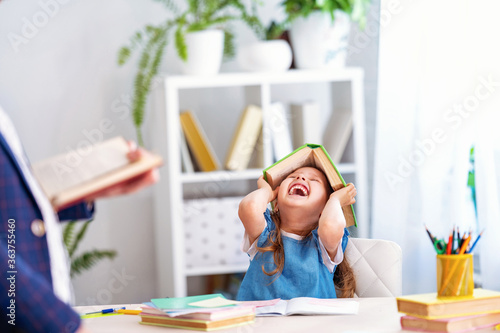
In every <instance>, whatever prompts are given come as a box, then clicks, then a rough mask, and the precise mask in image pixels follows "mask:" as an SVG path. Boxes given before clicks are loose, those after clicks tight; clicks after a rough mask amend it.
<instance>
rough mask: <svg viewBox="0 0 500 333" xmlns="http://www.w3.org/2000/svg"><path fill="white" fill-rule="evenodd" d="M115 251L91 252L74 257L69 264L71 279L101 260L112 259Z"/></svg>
mask: <svg viewBox="0 0 500 333" xmlns="http://www.w3.org/2000/svg"><path fill="white" fill-rule="evenodd" d="M115 257H116V251H114V250H91V251H88V252H85V253H83V254H82V255H80V256H78V257H76V258H75V259H73V261H72V262H71V273H70V275H71V277H74V276H75V275H78V274H80V273H82V272H83V271H85V270H88V269H90V268H91V267H93V266H94V265H95V264H97V263H98V262H99V261H101V260H102V259H105V258H108V259H114V258H115Z"/></svg>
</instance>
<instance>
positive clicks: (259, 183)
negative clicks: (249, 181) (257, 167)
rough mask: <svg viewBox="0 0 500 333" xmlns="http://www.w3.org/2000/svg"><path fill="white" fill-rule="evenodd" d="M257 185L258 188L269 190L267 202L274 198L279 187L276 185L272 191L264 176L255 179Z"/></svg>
mask: <svg viewBox="0 0 500 333" xmlns="http://www.w3.org/2000/svg"><path fill="white" fill-rule="evenodd" d="M257 187H258V188H259V189H264V190H267V191H268V192H269V196H268V200H267V202H271V201H273V200H274V199H276V196H277V195H278V191H279V189H280V187H279V186H277V187H276V188H275V189H274V191H273V189H272V188H271V185H269V183H268V182H266V180H265V179H264V176H260V177H259V179H258V180H257Z"/></svg>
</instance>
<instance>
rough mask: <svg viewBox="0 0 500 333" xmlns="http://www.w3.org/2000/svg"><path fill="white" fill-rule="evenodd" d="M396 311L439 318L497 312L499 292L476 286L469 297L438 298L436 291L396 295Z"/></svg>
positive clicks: (499, 304) (499, 308) (499, 302)
mask: <svg viewBox="0 0 500 333" xmlns="http://www.w3.org/2000/svg"><path fill="white" fill-rule="evenodd" d="M396 301H397V306H398V311H399V312H403V313H405V314H407V315H411V316H414V317H422V318H426V319H439V318H450V317H463V316H471V315H478V314H486V313H491V312H498V311H499V310H500V292H498V291H494V290H488V289H481V288H476V289H474V293H473V295H472V296H469V297H465V296H464V297H456V298H453V297H448V298H438V297H437V293H425V294H415V295H408V296H400V297H396Z"/></svg>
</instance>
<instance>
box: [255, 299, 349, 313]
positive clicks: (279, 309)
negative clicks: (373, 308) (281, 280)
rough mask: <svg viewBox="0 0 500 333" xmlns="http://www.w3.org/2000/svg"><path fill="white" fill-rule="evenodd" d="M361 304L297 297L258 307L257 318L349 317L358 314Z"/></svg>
mask: <svg viewBox="0 0 500 333" xmlns="http://www.w3.org/2000/svg"><path fill="white" fill-rule="evenodd" d="M358 309H359V303H358V302H356V301H353V300H346V299H322V298H313V297H296V298H292V299H290V300H280V301H279V302H278V303H276V304H274V305H270V306H262V307H258V308H257V309H256V310H255V314H256V316H291V315H341V314H342V315H347V314H357V313H358Z"/></svg>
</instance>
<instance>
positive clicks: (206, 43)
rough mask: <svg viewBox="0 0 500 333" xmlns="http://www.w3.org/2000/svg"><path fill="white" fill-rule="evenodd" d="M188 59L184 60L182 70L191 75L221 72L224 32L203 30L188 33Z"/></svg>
mask: <svg viewBox="0 0 500 333" xmlns="http://www.w3.org/2000/svg"><path fill="white" fill-rule="evenodd" d="M186 45H187V56H188V58H187V61H182V72H183V73H184V74H190V75H214V74H217V73H219V70H220V66H221V63H222V56H223V53H224V32H223V31H222V30H203V31H196V32H191V33H188V34H186Z"/></svg>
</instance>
